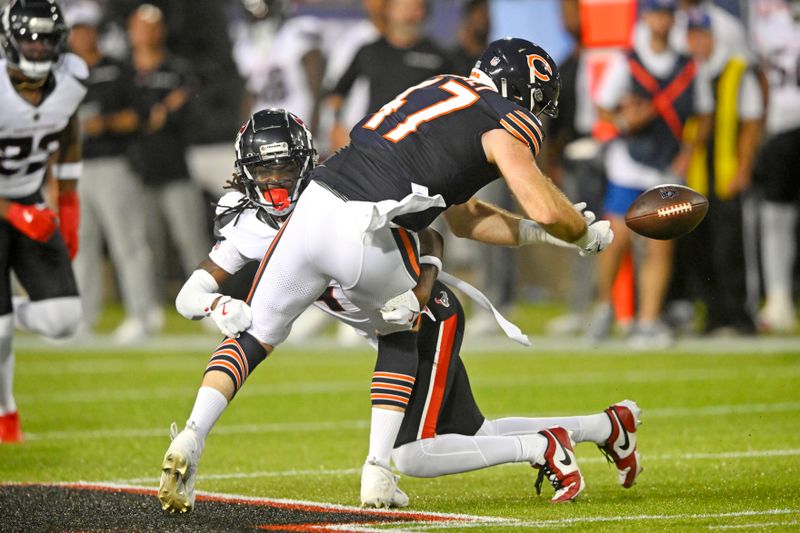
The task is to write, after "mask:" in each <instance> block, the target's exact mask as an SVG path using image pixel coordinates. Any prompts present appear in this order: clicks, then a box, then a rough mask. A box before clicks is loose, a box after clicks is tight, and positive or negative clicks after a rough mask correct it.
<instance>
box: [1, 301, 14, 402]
mask: <svg viewBox="0 0 800 533" xmlns="http://www.w3.org/2000/svg"><path fill="white" fill-rule="evenodd" d="M13 333H14V317H13V316H12V315H11V314H7V315H3V316H0V416H2V415H4V414H6V413H13V412H16V410H17V404H16V403H15V402H14V352H13V351H12V348H11V336H12V335H13Z"/></svg>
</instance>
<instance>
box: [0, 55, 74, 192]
mask: <svg viewBox="0 0 800 533" xmlns="http://www.w3.org/2000/svg"><path fill="white" fill-rule="evenodd" d="M88 75H89V70H88V68H87V67H86V63H84V62H83V60H81V59H80V58H79V57H78V56H75V55H72V54H66V55H65V56H64V57H63V59H62V60H61V61H60V62H59V63H58V64H57V65H56V67H55V68H54V69H53V76H54V78H55V87H54V88H53V90H52V92H51V93H50V94H48V95H47V97H46V98H45V99H44V100H43V101H42V103H41V104H39V105H38V106H34V105H32V104H30V103H28V102H27V101H26V100H25V99H23V98H22V96H20V94H19V93H18V92H17V91H16V89H14V87H13V85H12V84H11V80H10V79H9V77H8V70H7V66H6V61H5V59H0V197H3V198H10V199H14V198H22V197H24V196H29V195H31V194H34V193H35V192H36V191H38V190H39V188H40V187H41V186H42V183H43V182H44V178H45V172H46V167H47V162H48V159H49V158H50V156H51V155H53V154H54V153H55V152H56V151H58V149H59V140H60V138H61V134H62V132H63V130H64V128H66V127H67V124H68V123H69V119H70V117H71V116H72V115H73V114H74V113H75V112H76V110H77V109H78V106H79V105H80V103H81V100H83V97H84V95H85V94H86V87H85V86H84V85H83V83H82V80H85V79H86V78H87V76H88Z"/></svg>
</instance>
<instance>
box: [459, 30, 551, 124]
mask: <svg viewBox="0 0 800 533" xmlns="http://www.w3.org/2000/svg"><path fill="white" fill-rule="evenodd" d="M475 68H476V69H478V70H479V71H481V73H483V74H485V75H486V76H488V77H489V78H490V79H491V80H492V82H494V85H495V87H497V90H498V91H499V92H500V94H501V95H503V97H504V98H506V99H507V100H510V101H512V102H514V103H515V104H518V105H521V106H522V107H524V108H525V109H529V110H531V111H532V112H533V113H535V114H536V115H537V116H538V115H539V114H541V113H544V114H545V115H547V116H549V117H553V118H555V117H557V116H558V95H559V93H560V92H561V78H560V77H559V75H558V65H556V62H555V61H553V58H552V57H550V55H549V54H548V53H547V52H546V51H545V50H544V48H542V47H541V46H537V45H535V44H533V43H532V42H530V41H526V40H525V39H515V38H510V37H508V38H505V39H499V40H497V41H494V42H492V43H490V44H489V46H488V47H487V48H486V50H485V51H484V52H483V55H481V57H480V59H478V61H477V63H475ZM478 77H480V75H478Z"/></svg>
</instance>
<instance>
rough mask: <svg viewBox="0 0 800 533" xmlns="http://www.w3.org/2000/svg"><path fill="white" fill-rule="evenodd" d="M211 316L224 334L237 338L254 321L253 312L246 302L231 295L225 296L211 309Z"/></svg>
mask: <svg viewBox="0 0 800 533" xmlns="http://www.w3.org/2000/svg"><path fill="white" fill-rule="evenodd" d="M211 318H212V319H214V323H216V324H217V327H218V328H219V330H220V331H221V332H222V334H223V335H225V336H226V337H230V338H236V337H238V336H239V334H240V333H241V332H243V331H245V330H247V328H249V327H250V324H251V323H252V322H253V313H252V311H251V310H250V306H249V305H247V304H246V303H245V302H243V301H241V300H236V299H234V298H231V297H230V296H223V297H222V298H220V299H219V301H218V302H217V306H216V307H215V308H214V310H213V311H211Z"/></svg>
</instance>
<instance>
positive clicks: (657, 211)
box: [625, 185, 708, 241]
mask: <svg viewBox="0 0 800 533" xmlns="http://www.w3.org/2000/svg"><path fill="white" fill-rule="evenodd" d="M706 213H708V198H706V197H705V196H703V195H702V194H700V193H699V192H697V191H695V190H694V189H690V188H689V187H684V186H683V185H658V186H656V187H653V188H651V189H648V190H646V191H644V192H643V193H642V194H640V195H639V197H638V198H636V200H634V201H633V203H632V204H631V206H630V207H629V208H628V212H627V213H626V214H625V224H627V225H628V227H629V228H630V229H632V230H633V231H635V232H636V233H638V234H639V235H644V236H645V237H649V238H651V239H658V240H662V241H663V240H668V239H676V238H678V237H680V236H682V235H686V234H687V233H689V232H690V231H692V230H693V229H694V228H696V227H697V225H698V224H700V222H702V221H703V219H704V218H705V217H706Z"/></svg>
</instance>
